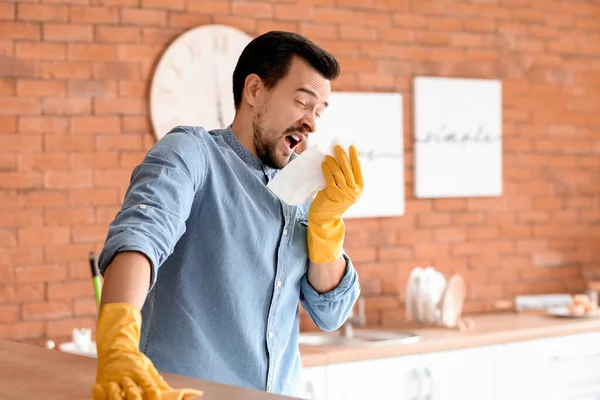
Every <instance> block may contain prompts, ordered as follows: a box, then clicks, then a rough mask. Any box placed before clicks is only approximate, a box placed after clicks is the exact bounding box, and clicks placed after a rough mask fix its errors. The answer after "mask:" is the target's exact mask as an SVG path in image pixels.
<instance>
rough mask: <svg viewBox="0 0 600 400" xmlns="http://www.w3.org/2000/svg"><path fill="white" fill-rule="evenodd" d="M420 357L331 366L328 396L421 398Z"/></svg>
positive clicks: (331, 399) (338, 399) (339, 399)
mask: <svg viewBox="0 0 600 400" xmlns="http://www.w3.org/2000/svg"><path fill="white" fill-rule="evenodd" d="M417 366H418V357H413V356H406V357H389V358H381V359H377V360H367V361H356V362H349V363H340V364H331V365H328V366H327V396H326V398H327V400H365V399H377V400H417V399H418V379H417V376H416V368H417Z"/></svg>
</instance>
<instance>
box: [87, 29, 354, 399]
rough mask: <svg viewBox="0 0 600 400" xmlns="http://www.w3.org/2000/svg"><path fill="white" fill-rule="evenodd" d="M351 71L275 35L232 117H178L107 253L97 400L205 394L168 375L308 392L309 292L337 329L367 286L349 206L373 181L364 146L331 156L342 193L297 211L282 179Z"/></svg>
mask: <svg viewBox="0 0 600 400" xmlns="http://www.w3.org/2000/svg"><path fill="white" fill-rule="evenodd" d="M338 74H339V67H338V63H337V61H336V60H335V58H334V57H333V56H332V55H330V54H329V53H327V52H325V51H324V50H322V49H321V48H319V47H317V46H316V45H315V44H313V43H312V42H310V41H308V40H306V39H305V38H303V37H302V36H300V35H297V34H293V33H287V32H269V33H266V34H264V35H261V36H259V37H257V38H256V39H254V40H253V41H252V42H251V43H249V44H248V46H247V47H246V48H245V50H244V51H243V52H242V54H241V56H240V59H239V61H238V64H237V66H236V69H235V71H234V74H233V93H234V100H235V107H236V115H235V118H234V120H233V122H232V124H231V125H230V126H229V127H228V128H226V129H219V130H212V131H206V130H204V129H202V128H200V127H190V126H179V127H176V128H174V129H173V130H172V131H171V132H169V133H168V134H167V135H165V136H164V137H163V138H162V139H161V140H159V141H158V142H157V143H156V145H155V146H154V147H153V148H152V149H151V150H150V151H149V152H148V154H147V155H146V157H145V158H144V160H143V161H142V163H141V164H140V165H138V166H137V167H136V168H135V169H134V171H133V174H132V177H131V182H130V185H129V188H128V190H127V193H126V195H125V199H124V202H123V206H122V208H121V210H120V211H119V213H118V214H117V215H116V217H115V219H114V221H113V222H112V223H111V225H110V228H109V232H108V237H107V239H106V243H105V247H104V249H103V251H102V253H101V254H100V258H99V266H100V270H101V271H102V273H103V275H104V288H103V291H102V304H101V311H100V315H99V319H98V330H97V331H98V332H97V335H96V338H97V339H96V340H97V347H98V371H97V380H96V384H95V385H94V388H93V389H94V398H95V399H102V398H111V399H112V397H110V396H109V393H111V392H113V393H116V394H120V395H122V396H123V398H138V397H134V395H139V391H140V389H141V390H142V391H144V392H145V393H146V396H148V398H152V397H153V396H154V397H155V398H156V397H157V394H156V393H157V392H162V394H161V395H162V398H163V399H164V398H173V399H175V398H177V399H180V398H184V397H186V396H188V395H190V396H191V395H192V394H194V393H197V392H194V391H190V390H186V389H183V390H174V389H172V388H170V387H169V385H167V384H166V382H164V380H163V379H162V377H161V376H160V375H159V373H157V372H156V369H158V370H160V371H165V372H172V373H177V374H181V375H187V376H193V377H198V378H202V379H208V380H212V381H217V382H222V383H225V384H230V385H235V386H243V387H249V388H255V389H260V390H267V391H271V392H275V393H280V394H288V395H293V394H294V391H295V388H296V384H297V382H298V378H299V374H300V371H301V362H300V354H299V350H298V326H299V325H298V324H299V322H298V320H299V318H298V302H299V301H300V302H301V304H302V305H303V307H304V308H305V309H306V311H307V313H308V314H309V315H310V317H311V318H312V320H313V321H314V322H315V323H316V325H317V326H318V327H320V328H321V329H323V330H327V331H331V330H335V329H338V328H339V327H340V326H341V325H342V323H343V322H344V320H345V319H346V318H347V315H348V313H349V311H350V309H351V307H352V306H353V305H354V303H355V301H356V299H357V297H358V296H359V292H360V287H359V283H358V276H357V273H356V271H355V269H354V267H353V265H352V263H351V261H350V260H349V258H348V256H347V255H346V254H344V253H343V252H342V246H343V241H344V222H343V220H342V214H343V213H344V212H345V211H346V210H347V209H348V208H349V207H350V206H351V205H352V204H354V203H355V202H356V200H357V199H358V198H359V196H360V194H361V192H362V188H363V181H362V174H361V169H360V163H359V159H358V153H357V150H356V149H355V148H354V147H351V148H350V149H349V150H350V151H349V157H348V156H347V155H346V152H345V151H344V150H343V149H341V148H340V147H337V148H336V150H335V151H336V153H335V155H336V157H335V158H334V157H330V156H328V157H327V158H326V160H325V161H324V162H323V165H322V169H323V173H324V176H325V179H326V181H327V188H326V189H324V190H323V191H321V192H319V193H318V194H317V196H316V197H315V199H314V200H313V201H312V202H311V203H310V204H305V205H303V206H299V207H292V206H289V205H287V204H285V203H283V202H281V201H280V200H279V199H278V198H277V197H276V196H275V195H274V194H273V193H272V192H271V191H270V190H269V189H268V188H267V187H266V184H267V183H268V182H269V181H270V180H271V179H272V178H273V177H274V176H275V174H276V173H277V171H278V170H280V169H282V168H283V167H285V165H286V164H287V163H288V162H289V161H290V160H291V159H292V158H293V157H294V151H295V149H296V147H297V146H298V144H299V143H301V142H303V141H304V140H305V139H306V137H307V135H308V134H309V133H311V132H314V131H315V127H316V123H317V119H318V118H319V116H320V115H321V114H322V113H323V112H324V111H325V109H326V108H327V102H328V97H329V93H330V90H331V89H330V81H331V80H333V79H335V78H337V76H338ZM140 310H141V313H140ZM169 396H172V397H169ZM144 398H145V397H144Z"/></svg>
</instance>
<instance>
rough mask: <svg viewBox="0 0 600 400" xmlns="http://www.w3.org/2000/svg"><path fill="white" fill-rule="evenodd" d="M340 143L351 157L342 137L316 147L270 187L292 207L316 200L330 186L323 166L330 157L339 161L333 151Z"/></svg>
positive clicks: (300, 157)
mask: <svg viewBox="0 0 600 400" xmlns="http://www.w3.org/2000/svg"><path fill="white" fill-rule="evenodd" d="M338 144H339V145H341V146H342V147H343V148H344V149H345V150H346V154H348V148H349V145H346V143H344V142H343V141H342V140H341V139H340V138H333V139H332V140H327V141H323V142H319V143H316V144H313V145H311V146H310V147H308V148H307V149H306V150H304V151H303V152H302V153H301V154H299V155H298V156H297V157H296V158H295V159H294V160H292V161H291V162H290V163H289V164H288V165H286V166H285V167H284V168H283V169H282V170H281V171H279V172H278V173H277V175H275V178H273V180H271V181H270V182H269V183H268V184H267V187H268V188H269V189H270V190H271V191H272V192H273V193H275V195H276V196H277V197H279V198H280V199H281V200H282V201H283V202H285V203H286V204H288V205H290V206H297V205H300V204H304V203H306V202H308V201H310V200H312V199H313V198H314V197H315V196H316V194H317V192H318V191H320V190H322V189H325V187H326V186H327V184H326V182H325V177H324V176H323V170H322V169H321V163H322V162H323V161H325V155H327V154H329V155H331V156H333V157H334V158H335V154H334V151H333V149H334V147H335V146H336V145H338Z"/></svg>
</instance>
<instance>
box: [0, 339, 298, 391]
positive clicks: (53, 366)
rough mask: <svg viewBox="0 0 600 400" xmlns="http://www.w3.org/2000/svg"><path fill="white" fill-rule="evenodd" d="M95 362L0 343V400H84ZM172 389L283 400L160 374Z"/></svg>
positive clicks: (81, 357)
mask: <svg viewBox="0 0 600 400" xmlns="http://www.w3.org/2000/svg"><path fill="white" fill-rule="evenodd" d="M95 376H96V360H95V359H93V358H88V357H84V356H79V355H74V354H68V353H63V352H60V351H55V350H46V349H44V348H41V347H36V346H30V345H25V344H20V343H16V342H10V341H2V340H0V398H1V399H3V400H17V399H19V400H20V399H27V400H31V399H44V400H55V399H56V400H58V399H60V400H65V399H74V400H86V399H91V397H92V385H93V383H94V379H95ZM163 376H164V378H165V379H166V381H167V382H168V383H169V384H170V385H171V386H172V387H173V388H176V389H177V388H192V389H198V390H202V391H204V394H203V395H202V396H200V397H197V399H198V400H217V399H218V400H241V399H244V400H285V399H292V397H286V396H278V395H274V394H270V393H266V392H262V391H259V390H251V389H244V388H238V387H233V386H226V385H221V384H218V383H214V382H210V381H204V380H201V379H193V378H188V377H183V376H180V375H174V374H166V373H165V374H163Z"/></svg>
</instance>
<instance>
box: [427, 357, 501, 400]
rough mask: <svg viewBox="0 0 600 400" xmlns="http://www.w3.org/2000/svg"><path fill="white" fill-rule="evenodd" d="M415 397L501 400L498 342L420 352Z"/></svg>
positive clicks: (446, 399)
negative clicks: (418, 380) (418, 389)
mask: <svg viewBox="0 0 600 400" xmlns="http://www.w3.org/2000/svg"><path fill="white" fill-rule="evenodd" d="M422 363H423V366H422V368H421V370H420V375H419V377H420V379H421V381H422V382H423V384H422V385H421V387H422V395H421V397H420V398H419V400H421V399H422V400H454V399H460V400H503V395H502V390H503V385H502V384H501V379H502V374H503V368H504V367H503V364H504V357H503V351H502V346H485V347H473V348H468V349H461V350H452V351H442V352H436V353H429V354H424V355H423V356H422Z"/></svg>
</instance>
